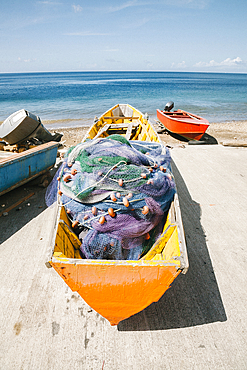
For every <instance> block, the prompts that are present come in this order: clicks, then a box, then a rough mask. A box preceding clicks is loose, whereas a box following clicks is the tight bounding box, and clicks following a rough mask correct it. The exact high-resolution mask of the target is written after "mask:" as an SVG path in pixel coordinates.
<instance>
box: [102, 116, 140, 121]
mask: <svg viewBox="0 0 247 370" xmlns="http://www.w3.org/2000/svg"><path fill="white" fill-rule="evenodd" d="M139 118H140V117H131V116H128V117H126V116H106V117H104V119H113V120H118V119H129V120H132V119H139Z"/></svg>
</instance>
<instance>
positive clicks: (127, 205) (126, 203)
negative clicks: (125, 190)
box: [123, 197, 130, 207]
mask: <svg viewBox="0 0 247 370" xmlns="http://www.w3.org/2000/svg"><path fill="white" fill-rule="evenodd" d="M123 204H124V205H125V207H129V205H130V204H129V201H128V199H127V198H125V197H124V198H123Z"/></svg>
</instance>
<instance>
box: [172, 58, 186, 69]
mask: <svg viewBox="0 0 247 370" xmlns="http://www.w3.org/2000/svg"><path fill="white" fill-rule="evenodd" d="M186 67H187V66H186V63H185V61H184V60H183V61H182V62H181V63H174V62H173V63H172V65H171V68H173V69H185V68H186Z"/></svg>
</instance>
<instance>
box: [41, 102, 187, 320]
mask: <svg viewBox="0 0 247 370" xmlns="http://www.w3.org/2000/svg"><path fill="white" fill-rule="evenodd" d="M116 132H117V133H119V134H120V135H123V136H125V137H126V138H128V140H131V141H132V140H133V141H135V140H138V141H140V140H141V141H144V142H151V143H159V142H160V138H159V136H158V134H157V133H156V131H155V129H154V127H153V126H152V124H151V123H150V122H149V120H148V118H147V117H146V116H144V115H143V114H142V113H141V112H140V111H138V110H137V109H135V108H133V107H131V106H130V105H127V104H118V105H116V106H114V107H113V108H111V109H110V110H109V111H107V112H105V113H104V114H103V115H102V116H101V117H100V118H96V120H95V122H94V124H93V125H92V127H91V128H90V129H89V131H88V132H87V134H86V135H85V137H84V139H83V141H84V142H85V141H87V142H88V141H89V140H92V139H95V138H96V139H98V138H101V137H109V135H111V134H115V133H116ZM80 245H81V241H80V240H79V239H78V237H77V236H76V235H75V233H74V231H73V228H72V223H71V220H70V219H69V217H68V215H67V214H66V211H65V208H64V205H63V204H60V203H59V201H58V203H57V215H56V221H55V225H54V235H53V240H52V242H51V251H50V258H49V261H48V262H47V266H48V267H53V268H54V269H55V270H56V271H57V273H58V274H59V275H60V276H61V277H62V279H63V280H64V281H65V283H66V284H67V285H68V286H69V287H70V288H71V290H72V291H76V292H78V293H79V295H80V296H81V297H82V298H83V299H84V300H85V301H86V303H87V304H88V305H89V306H90V307H91V308H92V309H94V310H95V311H96V312H98V313H99V314H100V315H102V316H103V317H104V318H106V319H107V320H108V321H109V322H110V324H111V325H117V324H118V323H119V322H120V321H121V320H124V319H126V318H128V317H130V316H132V315H134V314H136V313H138V312H140V311H142V310H143V309H144V308H146V307H147V306H148V305H150V304H151V303H152V302H156V301H158V300H159V299H160V297H161V296H162V295H163V294H164V293H165V291H166V290H167V289H168V288H169V287H170V285H171V283H172V282H173V281H174V279H175V278H176V277H177V276H178V275H179V274H180V273H181V272H182V273H186V271H187V269H188V266H189V264H188V258H187V250H186V244H185V238H184V230H183V225H182V219H181V214H180V207H179V200H178V196H177V193H175V196H174V199H173V201H172V203H171V206H170V209H169V211H168V215H167V217H166V220H165V222H164V228H163V232H162V234H161V236H160V238H159V239H158V240H156V242H155V243H154V244H153V246H152V247H151V249H150V250H149V251H148V252H147V253H146V254H145V255H144V256H142V257H141V258H139V259H138V260H103V259H100V260H99V259H83V258H81V254H80V252H79V249H80Z"/></svg>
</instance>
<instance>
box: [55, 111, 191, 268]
mask: <svg viewBox="0 0 247 370" xmlns="http://www.w3.org/2000/svg"><path fill="white" fill-rule="evenodd" d="M119 105H120V104H117V105H115V106H114V107H112V108H111V109H108V110H107V111H106V112H105V113H103V114H102V115H101V116H100V117H99V118H97V121H95V122H94V124H93V125H91V126H90V128H89V130H88V131H87V133H86V134H85V136H84V137H83V139H82V141H81V142H84V141H85V140H86V139H87V138H88V135H89V132H90V131H91V129H92V128H93V126H94V125H95V124H96V123H97V122H98V121H100V120H101V119H102V118H103V117H104V116H105V115H106V114H108V113H109V112H110V111H112V110H114V109H115V108H117V107H119ZM121 105H127V106H129V107H130V108H131V109H133V110H134V111H136V112H138V113H139V114H140V118H142V119H145V120H146V121H147V122H148V124H149V125H150V126H151V127H152V129H153V130H154V133H155V134H156V136H157V139H158V140H157V141H156V142H157V143H159V144H163V143H162V141H161V139H160V136H159V134H158V133H157V132H156V130H155V128H154V127H153V124H152V123H151V122H150V120H148V118H147V119H146V118H144V115H143V113H141V112H140V111H139V110H138V109H136V108H134V107H132V106H131V105H129V104H121ZM112 118H114V116H113V117H112ZM121 118H123V119H124V116H123V117H121ZM108 119H109V118H108ZM102 122H103V123H104V121H103V120H102ZM105 124H107V122H105ZM140 125H142V122H141V121H140ZM92 140H93V139H92ZM131 141H133V142H134V141H136V140H130V142H131ZM143 142H144V143H145V142H148V143H152V142H155V141H143ZM59 197H60V196H59ZM56 206H57V210H56V212H55V216H54V230H55V233H54V234H53V235H52V237H51V238H50V243H49V246H51V245H52V248H50V249H49V259H48V261H49V262H48V264H51V265H52V264H53V263H61V264H73V265H75V266H76V265H101V266H102V265H125V266H133V267H138V266H139V267H140V266H146V267H152V266H162V267H166V266H167V267H168V266H173V267H175V268H176V269H177V271H179V270H182V273H183V274H185V273H186V272H187V270H188V268H189V262H188V255H187V249H186V242H185V237H184V229H183V224H182V217H181V212H180V206H179V199H178V194H177V192H176V193H175V196H174V200H173V202H172V204H171V206H170V209H169V214H170V213H172V212H173V213H175V220H174V222H173V223H174V224H175V225H176V227H177V230H178V241H179V251H180V256H174V257H173V258H172V259H173V260H174V261H179V264H176V263H175V262H169V261H172V259H171V260H155V261H152V260H144V259H139V260H136V261H135V260H99V259H96V260H95V259H78V258H68V257H65V256H64V257H59V256H54V249H55V244H56V243H55V241H56V236H57V233H56V231H57V228H58V224H59V222H60V220H61V218H60V214H61V210H62V206H63V205H60V204H58V202H56ZM174 211H175V212H174ZM162 235H163V233H162ZM160 238H161V236H160ZM160 238H159V239H158V240H157V241H156V243H157V242H158V241H159V240H160ZM154 245H155V243H154V244H153V246H154ZM153 246H152V247H153ZM164 248H165V246H164Z"/></svg>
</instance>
